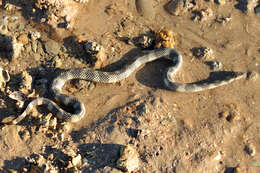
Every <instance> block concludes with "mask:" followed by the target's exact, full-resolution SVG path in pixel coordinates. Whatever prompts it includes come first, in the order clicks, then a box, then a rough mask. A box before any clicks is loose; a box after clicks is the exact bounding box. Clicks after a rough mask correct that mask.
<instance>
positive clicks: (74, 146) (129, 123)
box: [0, 0, 260, 173]
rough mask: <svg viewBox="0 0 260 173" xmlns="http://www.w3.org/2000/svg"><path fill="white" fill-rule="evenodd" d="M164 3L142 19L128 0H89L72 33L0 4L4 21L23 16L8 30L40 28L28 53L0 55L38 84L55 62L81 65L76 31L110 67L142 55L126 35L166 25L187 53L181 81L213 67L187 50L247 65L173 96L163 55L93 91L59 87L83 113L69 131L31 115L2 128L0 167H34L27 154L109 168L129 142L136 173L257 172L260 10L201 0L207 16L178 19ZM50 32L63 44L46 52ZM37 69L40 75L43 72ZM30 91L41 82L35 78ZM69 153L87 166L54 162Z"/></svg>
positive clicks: (226, 67)
mask: <svg viewBox="0 0 260 173" xmlns="http://www.w3.org/2000/svg"><path fill="white" fill-rule="evenodd" d="M166 2H167V1H165V0H161V1H156V3H155V8H154V9H152V12H151V14H153V12H154V13H155V16H154V17H153V16H152V17H151V16H148V17H147V16H140V14H139V13H138V12H137V10H136V7H135V3H134V2H132V1H130V0H127V1H120V2H117V1H116V0H112V1H101V0H97V1H91V0H90V2H89V3H86V4H83V5H82V10H81V11H80V12H79V13H78V16H77V19H76V22H75V28H74V29H73V30H72V31H67V30H65V29H60V28H59V29H57V30H56V31H57V32H55V30H53V29H50V28H49V27H48V26H44V25H43V24H41V25H40V24H38V23H37V22H34V21H31V20H30V19H28V18H23V16H24V14H23V12H22V11H19V10H14V11H11V12H10V11H6V10H1V11H0V15H1V18H2V17H3V16H18V18H19V19H18V20H19V23H20V24H21V25H24V29H22V30H20V31H19V30H18V31H17V30H15V29H14V30H9V33H8V34H11V35H12V34H14V33H15V34H16V35H17V33H18V35H19V34H20V33H27V34H28V32H29V31H39V32H41V34H42V36H41V41H39V42H40V43H39V44H41V45H42V47H43V48H41V49H40V48H39V49H37V51H36V52H33V51H32V49H31V48H30V44H31V42H30V41H29V43H27V44H24V50H23V51H22V53H21V54H20V55H19V56H18V57H15V58H11V59H10V58H9V59H6V58H2V59H0V65H1V66H2V67H3V68H4V69H6V70H9V72H10V75H11V79H13V80H14V81H15V79H18V78H19V75H20V74H21V72H23V71H25V70H29V71H30V74H31V75H32V77H33V80H34V81H36V80H39V79H47V80H48V81H51V80H52V79H53V76H55V74H57V70H56V69H69V68H72V67H84V66H86V63H85V61H80V58H82V57H80V55H78V54H77V53H75V52H73V51H71V52H70V47H69V46H68V47H66V43H67V45H72V46H73V44H68V42H69V40H70V38H72V37H76V38H78V39H82V40H95V41H96V42H98V43H100V44H101V45H102V46H103V47H104V48H105V50H106V54H107V55H108V64H112V65H111V66H112V67H111V68H113V63H114V62H117V61H118V60H120V59H122V57H123V58H124V59H127V60H128V59H131V58H133V57H135V56H137V55H138V54H140V53H141V49H140V48H137V47H136V46H134V45H132V44H127V43H126V42H125V41H124V40H125V38H134V37H137V36H139V35H141V34H145V33H147V32H149V31H151V30H152V31H159V30H160V29H163V28H167V29H171V30H173V31H174V32H176V33H177V34H178V35H179V37H178V42H179V43H178V45H177V47H176V49H177V50H178V51H179V53H180V54H182V56H183V57H184V64H183V68H182V70H181V71H180V72H179V73H178V75H177V79H178V80H179V81H183V82H193V81H198V80H202V79H205V78H207V77H208V76H209V73H210V72H211V71H212V70H210V68H209V66H207V65H205V64H204V61H205V60H203V59H198V58H196V57H194V56H193V55H192V52H191V49H192V48H194V47H200V46H205V47H208V48H210V49H212V51H213V55H212V60H214V61H220V62H221V63H222V64H223V67H222V69H221V70H223V71H241V72H251V73H249V75H248V78H247V79H241V80H238V81H235V82H233V83H231V84H228V85H226V86H222V87H219V88H216V89H213V90H208V91H203V92H198V93H176V92H172V91H168V90H166V89H165V88H164V87H163V81H162V73H163V70H164V68H165V67H166V66H167V62H165V61H164V60H159V61H156V62H152V63H149V64H147V65H145V66H144V67H142V68H141V69H139V70H137V71H136V72H135V73H134V74H132V75H131V76H130V77H129V78H127V79H125V80H123V81H122V82H120V83H116V84H99V83H95V84H94V86H95V87H94V89H91V90H89V89H88V88H87V87H85V86H86V83H83V84H82V85H83V87H82V88H80V89H78V88H77V87H75V86H74V85H73V84H68V85H67V87H66V88H65V89H64V92H66V93H69V94H71V95H73V96H75V97H77V98H79V99H80V100H81V101H83V102H84V104H85V106H86V108H87V113H86V117H85V118H84V119H83V120H82V121H80V122H78V123H76V124H68V125H67V126H68V127H67V126H65V130H58V129H59V128H58V127H57V129H51V128H48V127H47V128H46V127H45V126H44V125H40V124H39V122H37V120H35V121H33V120H32V119H31V118H30V117H27V118H26V119H25V120H24V121H22V122H21V123H20V124H18V125H2V126H1V130H0V165H1V167H2V171H8V170H9V171H10V170H13V171H14V170H16V171H18V172H23V171H24V172H26V171H29V170H32V166H31V162H30V159H28V158H29V157H33V156H32V155H42V156H43V157H44V158H45V162H47V161H46V160H49V162H50V165H52V166H53V167H55V169H57V170H58V171H57V172H63V171H68V170H70V171H72V172H73V171H74V172H76V170H77V171H79V170H81V171H83V172H97V171H100V172H102V171H103V172H105V170H106V169H108V168H107V167H111V168H115V167H116V165H115V161H116V159H118V148H119V147H120V146H122V145H127V144H130V145H131V146H133V147H134V148H135V149H136V150H137V152H138V153H139V158H140V166H139V168H138V170H136V172H174V173H175V172H176V173H184V172H198V173H199V172H212V173H213V172H219V173H224V172H225V173H231V172H232V173H235V172H236V171H237V172H241V173H242V172H243V173H244V172H250V173H257V172H260V154H259V152H260V151H259V149H260V133H259V132H260V116H259V115H260V106H259V105H260V80H259V77H257V74H258V73H259V72H260V68H259V63H260V39H259V35H260V15H257V14H255V13H253V12H248V13H246V12H242V11H241V10H240V9H237V8H236V7H235V6H236V4H237V3H238V2H237V1H227V3H226V4H224V5H218V4H216V3H213V2H205V1H203V3H200V4H199V6H198V7H197V9H198V10H201V9H204V8H210V9H211V10H212V12H213V16H212V17H210V18H208V19H206V20H205V21H194V20H191V19H192V16H193V14H192V12H190V11H188V12H185V13H182V14H180V15H179V16H174V15H170V14H169V13H167V12H166V10H165V9H164V5H165V4H166ZM111 4H115V8H114V9H112V10H111V11H110V12H109V13H108V12H107V11H106V9H107V7H108V6H109V5H111ZM21 8H22V7H21ZM22 9H23V8H22ZM150 17H151V18H150ZM219 17H224V18H226V17H228V18H230V19H231V20H230V21H228V22H225V23H219V22H217V20H215V19H216V18H219ZM50 39H53V40H55V41H56V42H57V43H58V44H59V45H60V46H62V45H64V46H63V47H66V48H67V50H68V51H67V52H65V51H63V50H62V48H61V51H60V52H59V53H58V55H50V54H49V53H48V52H46V51H45V49H44V45H45V44H46V42H49V41H50ZM66 54H67V55H66ZM55 59H60V60H61V61H62V63H61V65H59V66H58V67H57V64H56V65H55V64H54V63H53V61H55ZM39 68H43V69H45V72H43V73H41V70H39ZM250 74H251V75H250ZM34 88H37V87H35V85H34ZM0 96H1V109H0V115H1V119H4V118H5V117H8V116H10V115H14V116H18V115H19V113H20V112H21V111H22V109H17V108H16V105H15V102H14V101H13V100H11V99H10V98H8V94H7V93H6V92H1V95H0ZM32 114H34V117H37V116H39V115H43V116H46V115H47V114H48V112H47V111H46V110H45V109H44V107H41V108H39V109H38V111H37V110H35V112H33V113H32ZM61 124H62V123H59V125H58V126H62V125H61ZM69 127H70V128H69ZM61 129H62V128H61ZM68 150H73V151H74V152H76V153H77V154H80V155H81V156H82V158H84V159H83V162H84V163H85V162H87V164H86V163H85V164H82V165H80V166H78V168H75V167H73V168H70V169H69V168H68V169H67V167H68V166H67V164H60V163H61V161H60V162H58V161H57V160H62V159H64V158H63V157H61V155H62V154H63V155H69V154H68V153H67V152H68ZM51 153H55V154H54V158H50V157H49V156H50V155H51ZM93 155H94V156H93ZM69 156H70V155H69ZM71 157H72V156H71ZM72 158H73V157H72ZM70 159H71V158H69V159H67V160H66V159H65V160H66V162H69V161H70ZM64 162H65V161H64ZM64 162H62V163H64ZM38 167H39V169H40V170H44V168H43V167H41V166H39V165H38ZM116 170H117V169H116V168H115V169H113V171H116ZM111 172H112V171H111Z"/></svg>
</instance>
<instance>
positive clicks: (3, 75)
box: [0, 67, 10, 92]
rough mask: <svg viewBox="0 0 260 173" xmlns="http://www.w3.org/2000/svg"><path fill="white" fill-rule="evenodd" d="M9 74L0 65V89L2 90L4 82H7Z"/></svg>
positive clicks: (4, 85)
mask: <svg viewBox="0 0 260 173" xmlns="http://www.w3.org/2000/svg"><path fill="white" fill-rule="evenodd" d="M9 80H10V75H9V72H8V71H7V70H4V69H3V68H2V67H0V90H1V91H2V92H3V91H4V90H5V87H6V83H7V82H9Z"/></svg>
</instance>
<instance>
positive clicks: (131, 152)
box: [116, 145, 139, 172]
mask: <svg viewBox="0 0 260 173" xmlns="http://www.w3.org/2000/svg"><path fill="white" fill-rule="evenodd" d="M116 167H117V168H119V169H120V170H122V171H126V172H133V171H135V170H137V169H138V167H139V154H138V152H137V151H136V150H135V149H134V148H133V147H131V146H130V145H126V146H123V147H121V149H120V158H119V159H118V160H117V162H116Z"/></svg>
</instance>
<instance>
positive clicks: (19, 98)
mask: <svg viewBox="0 0 260 173" xmlns="http://www.w3.org/2000/svg"><path fill="white" fill-rule="evenodd" d="M8 97H9V98H10V99H13V100H15V101H16V106H17V107H18V108H22V107H23V105H24V102H25V98H26V97H25V95H24V94H23V93H22V92H20V91H14V92H11V93H9V94H8Z"/></svg>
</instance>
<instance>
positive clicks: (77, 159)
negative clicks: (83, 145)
mask: <svg viewBox="0 0 260 173" xmlns="http://www.w3.org/2000/svg"><path fill="white" fill-rule="evenodd" d="M72 164H73V166H76V167H77V166H80V165H81V155H80V154H78V155H77V156H76V157H73V158H72Z"/></svg>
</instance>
